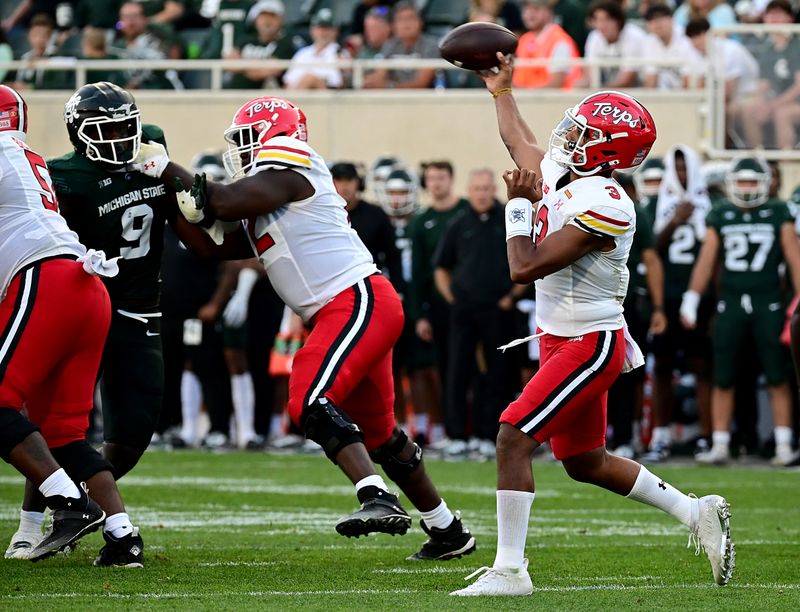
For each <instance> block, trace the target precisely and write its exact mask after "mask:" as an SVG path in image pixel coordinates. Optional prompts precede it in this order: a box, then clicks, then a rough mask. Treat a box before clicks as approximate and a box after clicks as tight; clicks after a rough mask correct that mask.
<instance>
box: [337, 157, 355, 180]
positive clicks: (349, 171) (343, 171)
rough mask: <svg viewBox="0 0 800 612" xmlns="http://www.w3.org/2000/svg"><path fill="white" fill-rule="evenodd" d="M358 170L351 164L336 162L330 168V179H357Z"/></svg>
mask: <svg viewBox="0 0 800 612" xmlns="http://www.w3.org/2000/svg"><path fill="white" fill-rule="evenodd" d="M358 176H359V175H358V168H356V165H355V164H353V163H351V162H337V163H335V164H333V165H332V166H331V177H333V179H334V180H337V181H338V180H345V181H348V180H351V179H357V178H358Z"/></svg>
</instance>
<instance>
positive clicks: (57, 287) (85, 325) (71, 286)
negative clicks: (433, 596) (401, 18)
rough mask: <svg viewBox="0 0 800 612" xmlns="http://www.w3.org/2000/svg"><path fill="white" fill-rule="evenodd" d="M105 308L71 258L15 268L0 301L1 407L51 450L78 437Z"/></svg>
mask: <svg viewBox="0 0 800 612" xmlns="http://www.w3.org/2000/svg"><path fill="white" fill-rule="evenodd" d="M110 320H111V304H110V302H109V299H108V293H107V292H106V288H105V287H104V286H103V283H102V282H101V281H100V279H99V278H97V277H96V276H90V275H88V274H87V273H86V272H84V270H83V266H82V265H81V264H79V263H78V262H76V261H72V260H70V259H49V260H46V261H42V262H39V263H36V264H33V265H31V266H28V267H27V268H25V269H24V270H22V271H20V272H19V273H18V274H17V275H16V276H15V277H14V279H13V280H12V281H11V284H10V285H9V287H8V292H7V293H6V296H5V298H3V301H2V302H0V330H2V336H0V406H4V407H7V408H16V409H17V410H22V408H23V406H25V407H26V409H27V412H28V418H29V419H30V420H31V422H32V423H35V424H36V425H38V426H39V428H40V429H41V431H42V435H43V436H44V438H45V440H46V441H47V444H48V446H49V447H50V448H57V447H59V446H64V445H65V444H69V443H70V442H75V441H78V440H83V439H84V438H85V437H86V429H87V428H88V427H89V412H90V411H91V409H92V405H93V403H94V386H95V380H96V378H97V370H98V368H99V367H100V358H101V357H102V355H103V345H104V344H105V340H106V334H107V333H108V326H109V322H110Z"/></svg>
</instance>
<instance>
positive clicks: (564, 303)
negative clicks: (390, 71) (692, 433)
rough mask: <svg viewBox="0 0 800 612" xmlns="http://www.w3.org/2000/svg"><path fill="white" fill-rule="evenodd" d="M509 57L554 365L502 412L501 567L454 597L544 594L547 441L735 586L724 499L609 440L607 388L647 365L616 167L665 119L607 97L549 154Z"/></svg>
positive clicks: (518, 220) (504, 126)
mask: <svg viewBox="0 0 800 612" xmlns="http://www.w3.org/2000/svg"><path fill="white" fill-rule="evenodd" d="M498 59H499V60H500V68H499V69H498V70H496V71H494V72H491V73H486V74H484V80H485V82H486V85H487V88H488V89H489V91H490V92H491V93H492V97H493V98H494V100H495V104H496V107H495V108H496V112H497V120H498V124H499V129H500V136H501V138H502V139H503V143H504V144H505V145H506V147H507V148H508V151H509V153H510V154H511V157H512V159H513V160H514V162H515V164H516V165H517V167H518V168H519V169H518V170H513V171H508V172H506V173H505V175H504V177H503V178H504V179H505V181H506V184H507V186H508V197H509V202H508V204H507V205H506V243H507V251H508V261H509V267H510V269H511V278H512V280H513V281H514V282H517V283H529V282H531V281H534V280H535V281H536V301H537V308H536V320H537V325H538V327H539V333H538V334H537V336H539V337H540V338H539V341H540V349H541V368H540V370H539V371H538V372H537V373H536V375H535V376H534V377H533V378H532V379H531V381H530V382H529V383H528V384H527V385H526V386H525V389H524V390H523V392H522V395H521V396H520V397H519V399H517V400H516V401H515V402H513V403H512V404H511V405H510V406H509V407H508V408H507V409H506V410H505V411H504V412H503V414H502V415H501V417H500V423H501V424H500V432H499V434H498V437H497V473H498V477H497V524H498V542H497V555H496V557H495V561H494V564H493V567H491V568H488V567H486V568H481V569H480V570H478V571H477V572H474V573H473V574H472V575H470V576H468V577H467V578H468V579H469V578H471V577H473V576H475V575H477V574H479V573H481V572H483V573H482V575H481V576H480V578H478V580H476V581H475V582H474V583H473V584H471V585H469V586H468V587H466V588H463V589H461V590H458V591H455V592H453V593H452V594H453V595H461V596H474V595H529V594H530V593H532V591H533V585H532V582H531V579H530V576H529V575H528V570H527V567H528V561H527V559H525V558H524V556H525V538H526V534H527V529H528V517H529V515H530V509H531V505H532V503H533V499H534V483H533V472H532V469H531V460H532V457H533V451H534V450H535V449H536V447H538V446H539V445H540V444H541V443H543V442H545V441H547V440H549V441H550V444H551V446H552V449H553V453H554V454H555V456H556V458H557V459H560V460H561V461H562V463H563V465H564V468H565V469H566V471H567V473H568V474H569V475H570V476H571V477H572V478H574V479H575V480H578V481H581V482H589V483H592V484H595V485H597V486H600V487H603V488H606V489H608V490H610V491H613V492H615V493H618V494H619V495H624V496H627V497H629V498H631V499H634V500H636V501H639V502H642V503H646V504H649V505H651V506H655V507H656V508H659V509H661V510H663V511H665V512H667V513H669V514H671V515H672V516H674V517H675V518H676V519H678V520H679V521H681V522H682V523H683V524H684V525H686V526H687V527H688V528H689V529H690V530H691V532H692V536H693V537H694V538H695V539H696V542H697V546H698V550H699V547H700V546H702V547H703V549H704V550H705V552H706V554H707V555H708V558H709V560H710V562H711V568H712V572H713V575H714V579H715V581H716V582H717V584H720V585H722V584H726V583H727V582H728V580H729V579H730V577H731V574H732V572H733V565H734V548H733V543H732V542H731V539H730V529H729V517H730V513H729V506H728V503H727V502H726V501H725V499H724V498H722V497H720V496H718V495H708V496H706V497H703V498H701V499H699V500H698V499H696V498H692V497H689V496H687V495H685V494H683V493H681V492H680V491H678V490H677V489H675V488H674V487H672V486H671V485H669V484H667V483H666V482H664V481H663V480H660V479H659V478H658V477H656V476H654V475H653V474H651V473H650V472H649V471H648V470H647V469H646V468H645V467H643V466H640V465H639V464H638V463H636V462H634V461H631V460H629V459H624V458H622V457H617V456H615V455H611V454H609V453H608V452H607V451H606V448H605V430H606V400H607V395H608V393H607V392H608V388H609V387H610V386H611V384H612V383H613V382H614V379H615V378H616V377H617V375H618V374H619V373H620V371H621V370H622V369H623V366H627V367H628V368H632V367H637V366H640V365H642V363H643V359H642V355H641V351H639V348H638V347H637V346H636V344H635V343H634V342H633V340H632V339H630V338H629V336H628V334H627V329H626V327H625V321H624V318H623V316H622V300H623V298H624V296H625V293H626V290H627V285H628V273H627V270H626V267H625V263H626V261H627V259H628V252H629V251H630V247H631V242H632V238H633V233H634V230H635V226H636V218H635V212H634V207H633V203H632V202H631V201H630V199H629V198H628V197H627V195H626V194H625V191H624V190H623V189H622V188H621V187H620V186H619V185H618V184H617V182H616V181H614V180H613V179H612V178H611V173H612V172H613V171H614V170H622V169H625V168H634V167H636V166H638V165H639V164H640V163H641V162H642V161H643V160H644V158H645V157H646V156H647V154H648V153H649V151H650V148H651V147H652V145H653V142H654V141H655V138H656V130H655V124H654V122H653V118H652V117H651V116H650V113H649V112H648V111H647V109H645V108H644V106H642V105H641V104H640V103H639V102H638V101H637V100H635V99H634V98H632V97H631V96H628V95H626V94H623V93H619V92H614V91H601V92H598V93H596V94H594V95H591V96H588V97H587V98H584V99H583V100H582V101H581V102H579V103H578V104H577V105H576V106H574V107H573V108H571V109H569V110H567V111H566V113H565V116H564V119H563V120H562V121H561V122H560V123H559V124H558V126H556V128H555V129H554V130H553V133H552V135H551V137H550V144H549V148H548V151H546V152H545V150H544V149H543V148H541V147H540V146H539V145H538V144H537V141H536V138H535V136H534V135H533V133H532V132H531V130H530V128H529V127H528V125H527V124H526V123H525V121H524V120H523V119H522V116H521V115H520V113H519V110H518V109H517V106H516V103H515V102H514V98H513V96H512V90H511V76H512V73H513V63H512V61H511V59H510V58H506V57H504V56H503V55H502V54H500V53H498ZM538 177H541V181H538V180H537V179H538ZM537 201H539V203H538V205H534V202H537Z"/></svg>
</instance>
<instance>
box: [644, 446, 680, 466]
mask: <svg viewBox="0 0 800 612" xmlns="http://www.w3.org/2000/svg"><path fill="white" fill-rule="evenodd" d="M671 454H672V451H671V450H670V447H669V444H654V445H653V446H652V448H650V449H649V450H648V451H647V452H646V453H644V454H643V455H642V456H641V457H639V463H644V464H649V463H662V462H663V461H666V460H667V459H669V457H670V455H671Z"/></svg>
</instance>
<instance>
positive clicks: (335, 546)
mask: <svg viewBox="0 0 800 612" xmlns="http://www.w3.org/2000/svg"><path fill="white" fill-rule="evenodd" d="M429 469H430V471H431V473H432V475H433V476H434V478H435V480H436V482H437V483H439V487H440V490H441V492H442V493H443V495H444V496H445V498H446V499H447V501H448V503H449V505H450V507H451V508H458V509H460V510H461V511H462V514H463V518H464V520H465V522H466V524H467V525H468V526H469V527H470V528H471V529H472V531H473V533H474V534H475V535H476V537H477V539H478V551H477V552H475V553H474V554H473V555H471V556H469V557H466V558H464V559H460V560H457V561H452V562H448V563H430V564H421V563H418V562H417V563H415V562H411V561H406V560H405V558H406V556H407V555H409V554H411V553H412V552H414V551H415V550H416V549H417V547H418V546H419V545H420V544H421V543H422V542H423V540H424V534H423V533H422V531H421V530H420V529H419V527H418V526H417V525H416V520H415V526H414V528H413V529H412V530H411V531H410V532H409V533H408V534H407V535H405V536H403V537H391V536H385V535H375V536H371V537H369V538H361V539H359V540H347V539H344V538H342V537H341V536H339V535H338V534H336V532H335V531H334V528H333V525H334V523H335V522H336V520H337V519H338V518H339V517H340V516H342V515H343V514H345V513H347V512H349V511H351V510H352V509H353V508H354V507H355V505H356V504H355V498H354V495H353V490H352V487H350V486H348V484H347V482H346V481H345V479H344V477H343V476H342V475H341V474H340V473H339V472H338V470H336V469H335V468H334V467H333V466H331V465H330V464H329V463H328V462H327V461H326V460H325V459H324V458H321V457H313V456H277V455H267V454H249V453H248V454H244V453H226V454H208V453H204V452H195V451H189V452H173V453H169V452H151V453H148V454H147V455H146V456H145V457H144V459H143V461H142V463H141V464H140V465H139V466H138V467H137V468H136V470H135V471H134V473H133V474H132V475H129V476H128V477H126V478H125V479H124V480H123V481H122V483H121V489H122V492H123V495H124V497H125V499H126V502H127V505H128V511H129V513H130V515H131V517H132V518H133V521H134V523H135V524H138V525H139V526H140V527H141V529H142V534H143V536H144V541H145V555H146V567H145V569H144V570H122V569H99V568H95V567H92V565H91V563H92V560H93V559H94V556H95V555H96V553H97V551H98V549H99V548H100V546H101V541H102V540H101V537H100V535H99V534H92V535H90V536H88V537H87V538H85V539H84V540H83V541H82V542H81V546H80V547H79V548H78V550H76V551H75V552H74V553H73V554H72V555H70V556H66V557H65V556H59V557H55V558H52V559H49V560H46V561H43V562H40V563H38V564H31V563H29V562H27V561H7V560H3V559H0V563H2V569H1V570H0V610H23V609H37V610H40V609H44V610H51V609H69V610H76V609H79V610H97V609H107V608H119V609H141V608H144V607H147V608H153V609H191V610H234V609H239V610H241V609H265V610H278V609H280V610H326V611H329V610H352V611H356V610H366V609H373V610H442V609H451V608H452V609H475V610H478V609H480V610H513V609H546V610H554V609H556V610H577V609H585V610H595V609H598V610H600V609H632V608H638V609H643V610H654V609H669V610H676V609H703V610H798V609H800V563H798V561H799V560H800V558H799V555H800V473H799V472H797V471H794V472H790V471H775V470H770V469H767V468H746V469H745V468H729V469H708V468H696V467H694V466H685V467H683V466H671V467H665V468H661V469H658V470H654V471H656V472H657V473H658V474H659V475H661V476H663V477H664V478H666V479H667V480H669V481H671V482H672V483H673V484H675V485H676V486H678V487H679V488H682V489H683V490H685V491H692V492H695V493H697V494H698V495H702V494H705V493H708V492H711V491H716V492H719V493H722V494H723V495H725V496H727V498H728V499H729V501H730V502H731V505H732V511H733V519H732V531H733V536H734V541H735V542H736V549H737V553H738V557H737V562H738V563H737V567H736V573H735V574H734V578H733V580H732V582H731V584H730V585H729V586H727V587H724V588H719V587H717V586H715V585H714V584H713V581H712V578H711V570H710V566H709V564H708V562H707V561H706V559H705V557H704V556H701V557H695V556H694V550H693V549H692V550H687V549H686V541H687V535H686V532H685V530H684V529H683V528H682V527H681V526H679V525H677V524H676V523H675V522H674V521H673V520H672V519H671V518H670V517H668V516H666V515H663V514H661V513H660V512H658V511H656V510H654V509H652V508H649V507H646V506H642V505H640V504H637V503H634V502H630V501H627V500H625V499H622V498H619V497H616V496H614V495H612V494H610V493H607V492H605V491H601V490H599V489H595V488H593V487H590V486H587V485H581V484H577V483H574V482H572V481H570V480H569V479H568V478H567V477H566V475H565V474H564V473H563V471H562V470H561V467H560V466H559V465H558V464H539V465H537V466H536V476H537V478H536V481H537V489H538V492H537V497H536V501H535V503H534V506H533V511H532V514H531V525H530V529H529V531H528V534H529V535H528V548H527V554H528V557H529V559H530V572H531V577H532V579H533V582H534V588H535V591H534V594H533V595H532V596H531V597H527V598H517V599H513V598H512V599H509V598H503V599H480V600H474V599H467V600H464V599H461V598H453V597H449V596H448V593H449V591H451V590H453V589H456V588H461V586H462V585H464V584H465V583H464V581H463V578H464V576H466V575H467V574H468V573H470V572H471V571H473V570H474V569H477V568H478V567H479V566H481V565H491V562H492V560H493V559H494V547H495V543H496V535H495V513H494V479H495V466H494V464H493V463H443V462H440V461H429ZM20 494H21V480H20V478H19V477H18V476H17V474H16V472H14V471H13V470H12V469H11V468H10V467H8V466H7V465H5V464H2V466H1V467H0V544H2V548H3V550H5V546H6V544H7V542H8V538H9V537H10V536H11V534H12V533H13V531H14V529H15V526H16V522H17V516H18V514H17V510H18V507H19V497H20Z"/></svg>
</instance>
